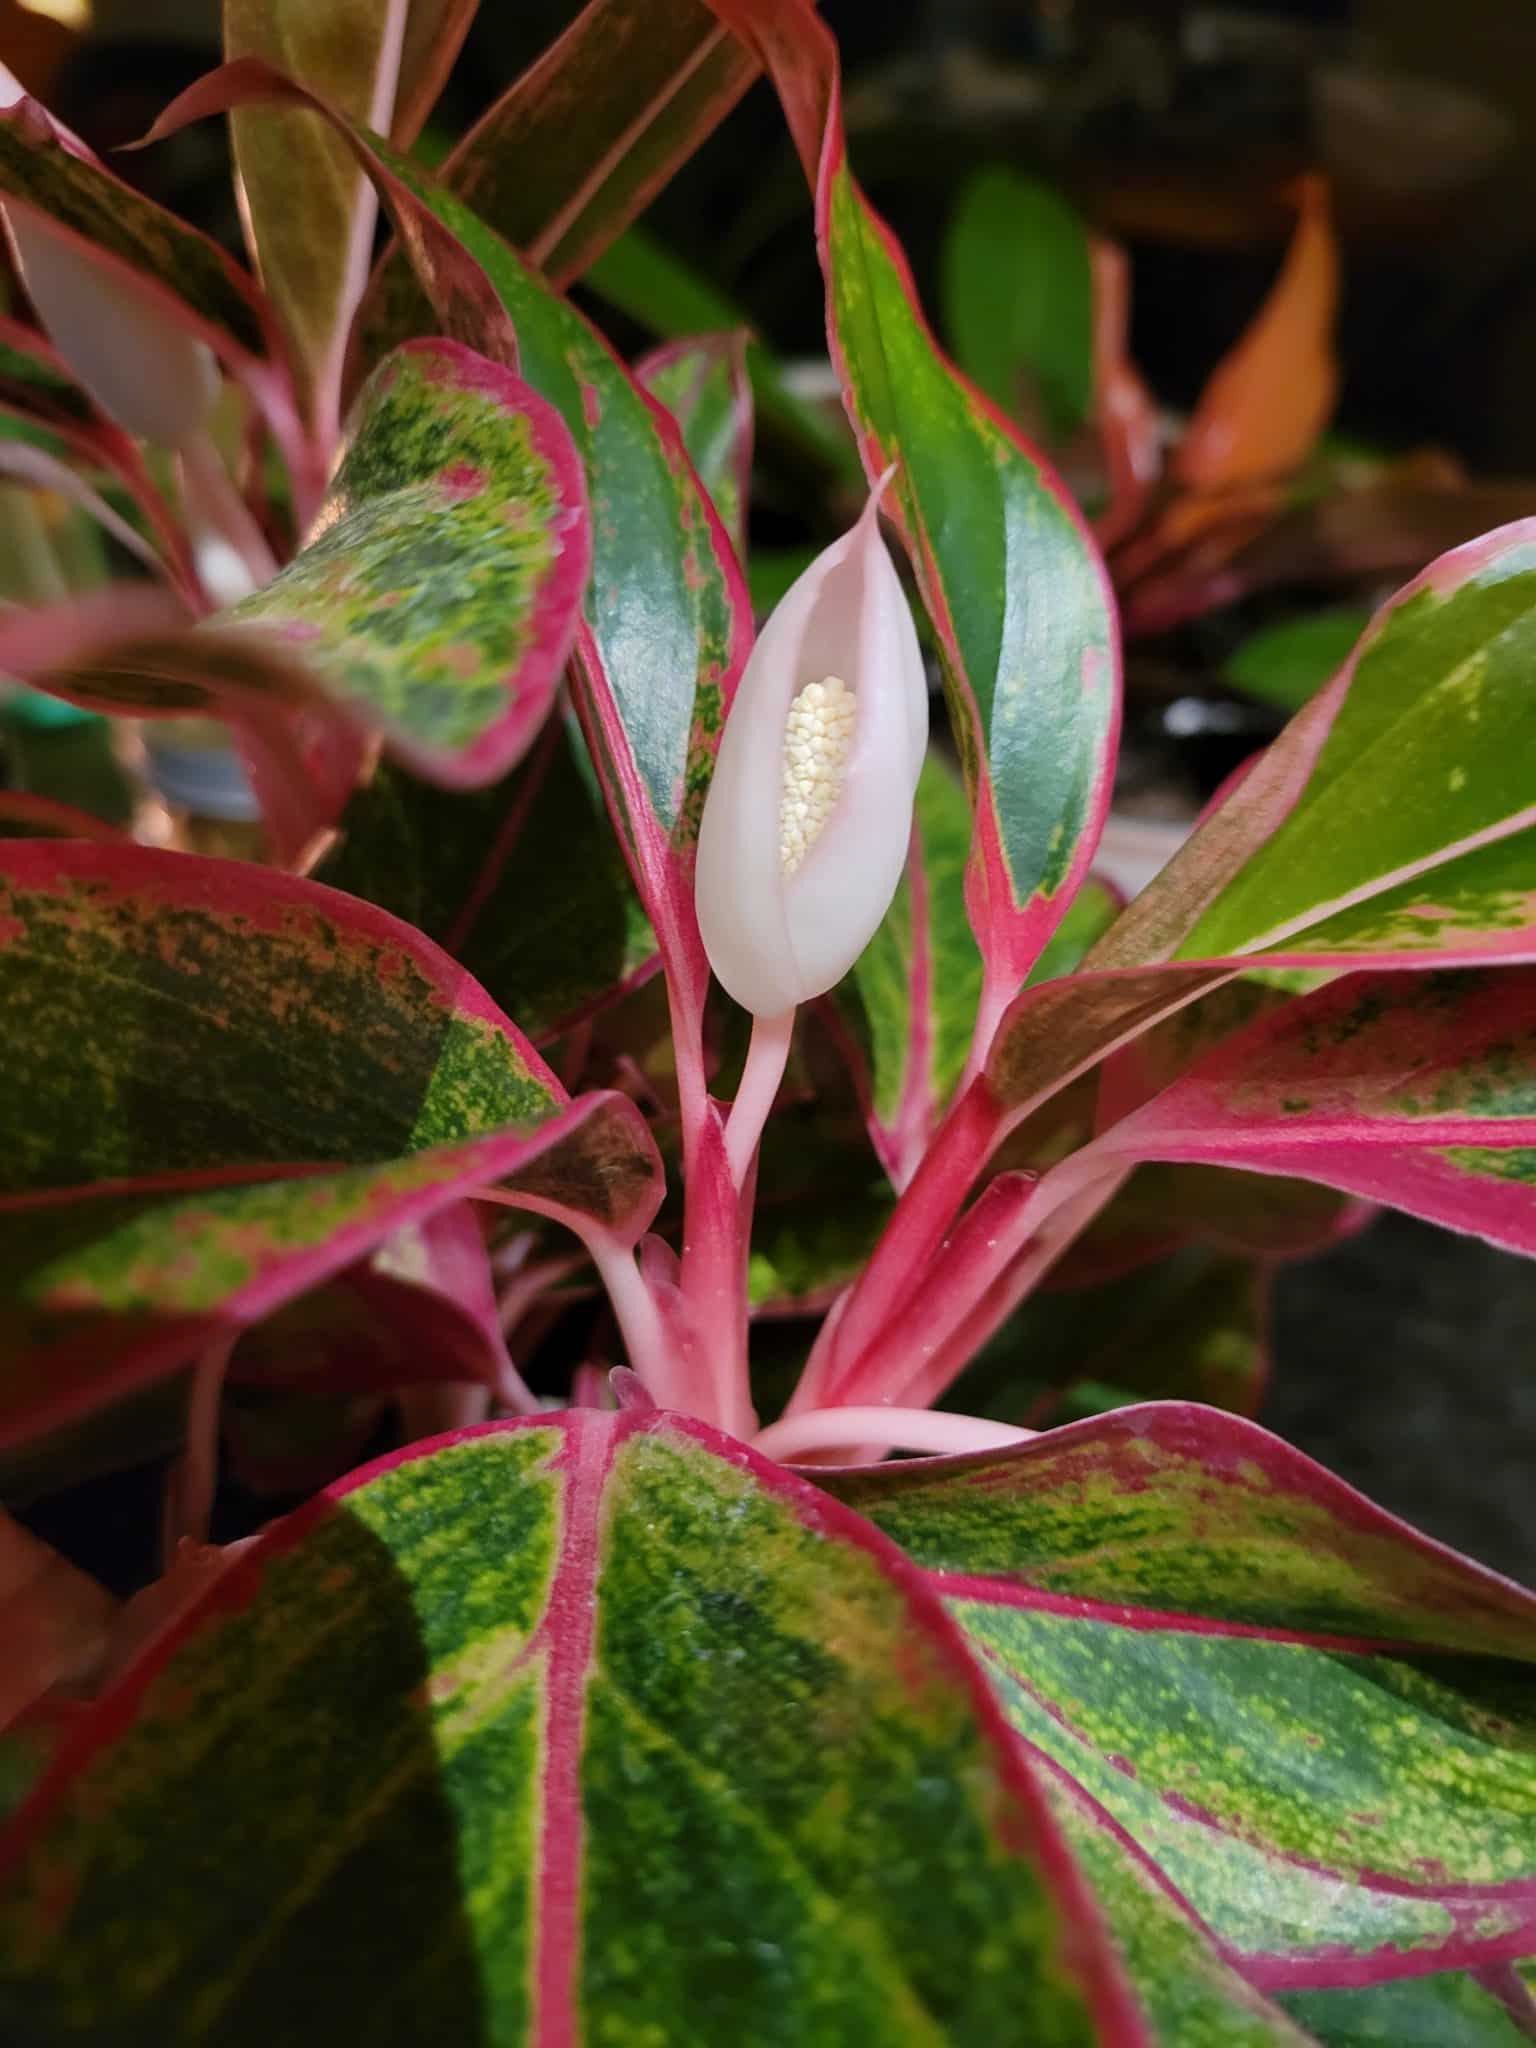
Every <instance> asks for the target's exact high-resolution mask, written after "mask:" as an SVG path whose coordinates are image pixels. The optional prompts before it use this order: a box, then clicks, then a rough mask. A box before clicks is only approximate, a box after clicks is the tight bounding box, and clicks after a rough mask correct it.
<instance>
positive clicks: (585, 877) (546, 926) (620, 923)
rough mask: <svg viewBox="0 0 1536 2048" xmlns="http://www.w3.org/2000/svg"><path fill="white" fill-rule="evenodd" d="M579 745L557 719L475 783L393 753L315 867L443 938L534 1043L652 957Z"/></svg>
mask: <svg viewBox="0 0 1536 2048" xmlns="http://www.w3.org/2000/svg"><path fill="white" fill-rule="evenodd" d="M582 747H583V742H582V740H581V736H580V734H579V733H577V732H575V731H573V730H572V729H571V728H570V726H569V725H568V724H567V723H566V722H565V721H563V720H559V719H554V720H551V721H550V722H549V724H548V725H547V726H546V727H545V731H544V733H543V734H542V735H541V736H540V739H539V741H538V743H537V744H536V746H535V747H534V749H533V751H532V752H531V753H530V754H529V755H528V756H527V758H526V759H525V760H524V761H522V762H521V763H520V764H519V765H518V767H517V768H515V769H514V770H513V771H512V773H511V774H510V775H508V776H506V777H504V778H503V779H502V780H501V781H500V782H498V783H496V784H494V785H493V786H492V787H491V788H489V789H487V790H483V791H474V792H464V791H458V790H455V791H452V792H446V791H443V790H439V789H435V788H433V787H432V786H431V785H430V784H428V783H424V782H421V781H419V780H418V779H416V778H415V777H414V776H411V775H409V774H407V773H406V772H405V771H404V770H402V769H398V768H394V767H391V766H389V765H388V764H385V765H384V766H383V767H381V768H380V770H379V772H378V773H377V774H376V775H375V776H374V779H373V781H372V783H371V784H370V785H369V786H368V787H367V788H366V789H363V790H361V791H359V792H358V794H357V795H356V796H355V797H354V798H353V800H352V803H351V804H350V806H349V807H348V809H347V811H346V813H345V815H344V816H343V818H342V820H341V832H342V839H341V843H340V845H339V847H338V849H337V850H336V852H335V853H334V854H333V855H332V856H330V857H329V858H328V859H327V860H326V861H325V862H324V863H323V864H322V866H321V867H320V869H319V870H318V872H317V877H316V878H317V880H319V881H322V882H328V883H329V884H330V885H331V886H332V887H333V888H337V889H345V890H346V891H347V892H348V893H349V894H350V895H354V896H362V897H365V898H366V899H367V901H368V902H370V903H377V904H379V905H380V906H381V907H382V908H383V909H385V910H389V911H393V913H394V914H395V916H397V917H400V918H403V919H404V920H405V922H406V923H407V924H410V925H414V926H416V928H417V929H418V930H419V931H423V932H425V933H426V934H427V936H428V938H432V939H436V940H437V941H438V943H439V944H440V945H443V946H446V947H447V948H448V950H449V951H450V952H451V953H452V954H453V956H454V958H455V959H457V960H460V961H462V962H463V964H464V966H465V967H466V968H468V970H469V972H470V973H471V974H473V975H474V977H475V979H476V980H477V981H478V982H479V983H480V984H481V986H482V987H483V988H485V990H486V991H487V992H488V993H489V995H490V996H491V997H492V998H493V1000H495V1001H496V1002H498V1003H500V1004H502V1006H503V1007H504V1008H506V1009H509V1010H515V1011H516V1013H517V1018H518V1022H519V1024H520V1025H521V1027H522V1029H523V1030H524V1031H525V1032H526V1033H527V1035H528V1037H529V1038H530V1039H532V1040H533V1042H534V1044H535V1045H539V1044H542V1043H544V1042H545V1041H546V1040H547V1039H549V1038H552V1037H554V1036H556V1035H558V1033H560V1032H561V1031H563V1030H566V1029H568V1028H569V1027H570V1026H571V1025H573V1024H576V1023H579V1022H581V1021H582V1020H583V1019H584V1018H586V1017H589V1016H591V1015H592V1014H593V1013H594V1012H595V1011H597V1010H599V1009H602V1008H603V1007H605V1006H606V1005H607V1004H608V1003H609V1002H611V1001H613V1000H614V999H615V998H616V997H618V996H621V995H623V994H625V993H626V992H627V991H628V990H630V989H632V988H634V987H636V986H637V985H638V983H639V982H640V981H641V980H643V979H644V978H645V977H646V976H647V975H648V974H650V973H651V972H652V971H653V970H654V967H655V962H656V941H655V937H654V935H653V934H652V931H651V927H650V924H649V922H648V921H647V919H646V915H645V912H644V911H643V910H642V909H641V907H640V903H639V899H638V898H637V897H636V895H635V890H634V885H633V883H632V882H631V880H630V877H629V871H628V869H627V868H626V866H625V864H624V857H623V855H622V853H621V852H620V851H619V848H618V847H617V845H616V844H615V843H614V838H613V833H612V831H611V829H610V828H609V825H608V821H607V819H606V817H605V816H604V814H603V808H602V802H601V799H600V798H599V797H598V796H597V794H596V793H595V792H594V791H593V789H592V788H591V786H590V781H589V774H584V773H583V767H584V765H585V764H584V763H583V762H582V761H581V760H580V754H581V751H582Z"/></svg>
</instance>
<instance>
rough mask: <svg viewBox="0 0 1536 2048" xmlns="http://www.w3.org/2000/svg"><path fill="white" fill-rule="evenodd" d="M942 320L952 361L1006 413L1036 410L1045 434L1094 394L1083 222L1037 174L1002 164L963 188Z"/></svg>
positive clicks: (1068, 428)
mask: <svg viewBox="0 0 1536 2048" xmlns="http://www.w3.org/2000/svg"><path fill="white" fill-rule="evenodd" d="M943 304H944V324H945V326H946V328H947V330H948V333H949V337H950V340H951V341H952V342H953V344H954V350H955V360H956V361H957V362H958V363H959V365H960V367H961V369H962V370H964V371H965V373H966V375H967V376H968V377H970V378H971V379H972V381H973V382H975V383H977V384H979V385H980V386H981V388H982V390H983V391H984V392H985V393H986V394H987V396H988V397H989V398H990V399H991V400H992V401H993V403H994V404H996V405H998V406H1000V407H1001V408H1002V410H1003V411H1004V412H1005V413H1008V414H1011V415H1013V416H1014V417H1016V418H1019V417H1021V418H1023V419H1024V420H1026V422H1028V421H1029V420H1030V415H1031V414H1032V413H1034V412H1035V411H1036V410H1038V412H1039V413H1040V414H1041V415H1043V418H1042V421H1041V424H1043V426H1044V427H1045V429H1046V431H1047V433H1048V434H1049V437H1050V438H1051V439H1052V440H1053V441H1063V440H1065V439H1066V438H1067V437H1068V436H1069V435H1071V434H1074V433H1076V432H1077V430H1078V429H1079V428H1080V427H1081V426H1083V425H1084V424H1085V422H1086V421H1087V418H1088V413H1089V408H1090V407H1091V405H1092V403H1093V277H1092V272H1091V267H1090V264H1089V258H1088V231H1087V229H1086V228H1085V227H1084V225H1083V222H1082V220H1081V219H1080V218H1079V216H1078V214H1077V213H1076V211H1075V210H1074V209H1073V208H1072V207H1071V206H1069V205H1068V204H1067V202H1066V201H1065V200H1064V199H1063V198H1062V197H1061V195H1060V194H1059V193H1058V192H1056V191H1054V190H1053V189H1052V188H1051V187H1050V186H1049V185H1047V184H1045V183H1043V182H1042V180H1040V179H1039V178H1029V177H1025V176H1023V175H1022V174H1021V173H1020V172H1018V171H1015V170H1010V169H1009V168H1008V167H1007V166H1006V165H1002V164H992V165H989V166H987V167H986V168H985V169H984V170H980V171H977V172H976V173H975V174H974V175H973V176H972V177H971V178H970V179H969V181H968V182H967V183H966V184H965V186H964V187H963V188H962V189H961V192H960V196H959V198H958V199H957V200H956V202H955V207H954V211H953V213H952V214H951V216H950V222H949V228H948V232H947V234H946V236H945V241H944V277H943Z"/></svg>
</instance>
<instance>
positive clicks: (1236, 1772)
mask: <svg viewBox="0 0 1536 2048" xmlns="http://www.w3.org/2000/svg"><path fill="white" fill-rule="evenodd" d="M828 1483H829V1484H830V1485H831V1486H832V1488H833V1490H834V1491H836V1492H837V1493H838V1494H839V1495H840V1496H841V1497H842V1498H844V1499H846V1500H848V1501H849V1502H850V1504H852V1505H854V1506H856V1507H858V1508H860V1509H861V1510H862V1511H863V1512H864V1513H866V1514H869V1515H870V1516H871V1517H872V1519H874V1520H875V1521H876V1523H877V1524H878V1525H879V1526H880V1527H882V1528H883V1529H884V1530H885V1531H886V1533H887V1534H889V1535H891V1536H893V1537H894V1538H895V1540H896V1541H898V1542H899V1543H901V1544H902V1546H903V1548H905V1549H906V1550H907V1551H908V1553H909V1554H910V1555H912V1556H914V1557H915V1558H916V1559H917V1560H918V1561H919V1562H921V1563H922V1564H924V1565H925V1566H926V1567H927V1568H928V1569H929V1570H930V1572H931V1573H932V1574H933V1579H934V1583H935V1584H936V1586H938V1587H939V1589H940V1590H941V1591H943V1592H944V1594H945V1597H946V1599H947V1601H948V1603H949V1605H950V1608H951V1611H952V1612H953V1613H954V1614H955V1615H956V1616H957V1618H958V1619H959V1620H960V1621H961V1623H962V1625H963V1626H964V1627H965V1628H966V1629H967V1631H968V1633H969V1634H970V1636H971V1638H972V1641H973V1642H974V1643H975V1644H976V1646H977V1648H978V1650H979V1652H980V1653H981V1654H982V1655H983V1656H984V1658H985V1659H986V1661H987V1663H988V1666H989V1669H990V1671H991V1673H992V1676H993V1679H994V1682H995V1683H996V1685H997V1686H998V1690H999V1697H1000V1698H1001V1699H1002V1700H1003V1702H1004V1704H1005V1706H1006V1709H1007V1711H1008V1713H1009V1717H1010V1719H1011V1720H1012V1722H1013V1724H1014V1726H1015V1727H1016V1728H1017V1729H1018V1730H1019V1732H1020V1734H1021V1735H1022V1736H1023V1737H1024V1739H1025V1740H1026V1742H1028V1743H1029V1744H1030V1745H1031V1746H1032V1747H1033V1748H1034V1749H1035V1750H1037V1751H1038V1752H1039V1753H1040V1754H1041V1755H1043V1756H1045V1757H1047V1758H1049V1759H1050V1760H1051V1761H1052V1762H1053V1763H1054V1765H1055V1767H1056V1768H1057V1770H1059V1771H1060V1772H1061V1773H1063V1774H1064V1776H1065V1777H1066V1779H1067V1780H1068V1781H1069V1782H1070V1783H1071V1785H1072V1786H1073V1787H1075V1788H1076V1790H1077V1791H1078V1792H1079V1793H1080V1794H1081V1795H1085V1796H1086V1797H1087V1798H1088V1799H1089V1800H1090V1801H1091V1802H1093V1804H1095V1805H1096V1806H1097V1807H1098V1808H1099V1809H1100V1816H1101V1825H1103V1826H1105V1827H1106V1828H1108V1829H1109V1830H1110V1831H1111V1833H1112V1834H1113V1835H1114V1837H1115V1838H1116V1839H1117V1840H1120V1841H1123V1842H1129V1843H1130V1844H1132V1845H1134V1847H1135V1849H1136V1850H1137V1851H1138V1853H1139V1855H1140V1856H1141V1857H1142V1858H1143V1859H1144V1860H1145V1861H1146V1863H1147V1864H1148V1865H1150V1866H1151V1867H1152V1868H1154V1869H1155V1870H1156V1871H1158V1872H1159V1873H1160V1874H1161V1876H1162V1878H1163V1880H1164V1882H1165V1883H1167V1884H1168V1885H1169V1886H1171V1888H1172V1889H1173V1891H1174V1892H1175V1893H1176V1894H1177V1895H1178V1896H1180V1897H1181V1898H1182V1899H1184V1900H1185V1901H1186V1902H1187V1903H1188V1904H1189V1905H1190V1906H1191V1907H1192V1908H1193V1910H1194V1911H1195V1912H1196V1913H1197V1914H1198V1915H1199V1917H1200V1919H1201V1920H1202V1921H1203V1922H1204V1924H1205V1925H1206V1926H1207V1927H1209V1928H1210V1929H1212V1930H1213V1931H1214V1932H1215V1934H1216V1935H1217V1937H1218V1938H1219V1939H1220V1940H1221V1941H1222V1943H1223V1944H1224V1945H1226V1946H1227V1947H1228V1948H1229V1950H1235V1951H1236V1952H1237V1953H1238V1954H1239V1955H1240V1957H1241V1958H1242V1963H1243V1968H1244V1971H1245V1974H1247V1975H1248V1976H1249V1977H1250V1979H1251V1980H1253V1981H1256V1982H1258V1983H1261V1984H1263V1985H1266V1986H1268V1987H1275V1986H1280V1985H1287V1984H1289V1985H1304V1984H1329V1983H1337V1984H1349V1983H1370V1982H1373V1981H1377V1980H1380V1979H1386V1978H1391V1977H1394V1976H1401V1975H1412V1974H1417V1973H1419V1972H1423V1971H1426V1970H1433V1969H1435V1968H1437V1967H1439V1968H1454V1967H1459V1966H1461V1967H1464V1966H1469V1965H1474V1964H1482V1963H1497V1962H1499V1961H1501V1960H1503V1959H1505V1958H1511V1957H1518V1956H1520V1955H1522V1954H1526V1953H1528V1952H1529V1949H1530V1942H1531V1935H1530V1929H1531V1927H1532V1925H1536V1868H1533V1865H1536V1855H1533V1852H1532V1846H1531V1845H1532V1841H1533V1831H1532V1826H1531V1817H1532V1813H1533V1812H1536V1768H1533V1764H1532V1757H1533V1754H1536V1742H1533V1733H1536V1675H1533V1667H1536V1596H1532V1595H1530V1594H1527V1593H1524V1592H1522V1591H1521V1589H1519V1588H1518V1587H1515V1586H1513V1585H1510V1584H1509V1583H1508V1582H1506V1581H1503V1580H1500V1579H1499V1578H1497V1577H1496V1576H1495V1575H1494V1574H1492V1573H1488V1572H1484V1571H1482V1570H1480V1569H1479V1568H1478V1567H1477V1566H1474V1565H1471V1564H1469V1563H1467V1562H1466V1561H1465V1560H1462V1559H1460V1558H1457V1557H1456V1556H1455V1555H1454V1553H1451V1552H1449V1551H1445V1550H1443V1549H1442V1548H1441V1547H1440V1546H1438V1545H1436V1544H1433V1543H1430V1542H1428V1541H1427V1540H1426V1539H1424V1538H1422V1537H1418V1536H1415V1535H1414V1534H1413V1532H1412V1531H1409V1530H1407V1529H1405V1528H1404V1527H1403V1526H1402V1525H1401V1524H1400V1523H1397V1522H1395V1521H1394V1519H1393V1518H1392V1517H1391V1516H1389V1515H1386V1514H1385V1513H1383V1512H1382V1511H1381V1510H1379V1509H1376V1508H1373V1507H1372V1506H1371V1505H1370V1503H1368V1502H1366V1501H1364V1500H1363V1499H1362V1498H1361V1497H1360V1496H1359V1495H1357V1494H1355V1493H1353V1492H1352V1491H1351V1490H1350V1489H1349V1488H1348V1487H1346V1486H1344V1485H1342V1484H1341V1483H1340V1482H1339V1481H1337V1480H1334V1479H1332V1478H1331V1477H1330V1476H1329V1475H1328V1474H1326V1473H1324V1472H1323V1471H1322V1470H1321V1469H1320V1468H1318V1467H1317V1466H1314V1465H1312V1464H1311V1463H1310V1461H1309V1460H1307V1459H1305V1458H1303V1457H1301V1456H1300V1455H1299V1454H1298V1453H1296V1452H1294V1451H1290V1450H1289V1449H1287V1447H1286V1446H1284V1445H1283V1444H1281V1443H1279V1442H1278V1441H1277V1440H1276V1439H1274V1438H1272V1437H1270V1436H1268V1435H1267V1434H1266V1433H1265V1432H1264V1431H1262V1430H1259V1429H1257V1428H1255V1427H1254V1426H1253V1425H1252V1424H1249V1423H1244V1422H1240V1421H1239V1420H1237V1419H1236V1418H1234V1417H1223V1416H1219V1415H1217V1414H1215V1413H1213V1412H1212V1411H1209V1410H1204V1409H1198V1408H1192V1407H1186V1406H1182V1405H1164V1406H1156V1407H1149V1408H1142V1409H1134V1408H1133V1409H1122V1410H1120V1411H1118V1412H1116V1413H1115V1414H1112V1415H1110V1416H1107V1417H1104V1418H1101V1419H1098V1420H1095V1421H1092V1422H1087V1423H1080V1424H1076V1425H1072V1426H1070V1427H1068V1428H1065V1429H1062V1430H1058V1431H1055V1432H1053V1433H1052V1434H1051V1435H1049V1436H1046V1437H1042V1438H1040V1439H1038V1440H1037V1441H1036V1442H1034V1443H1031V1444H1027V1445H1024V1446H1021V1447H1019V1448H1018V1449H1015V1450H1011V1451H1008V1452H1001V1453H990V1454H987V1455H986V1456H984V1457H977V1458H970V1459H965V1460H958V1461H944V1462H937V1463H930V1464H929V1465H928V1466H927V1467H926V1469H925V1468H922V1467H915V1466H912V1467H907V1468H905V1469H903V1468H901V1467H894V1468H887V1469H885V1470H875V1471H869V1472H866V1473H861V1474H857V1475H856V1474H851V1473H849V1474H839V1475H837V1476H836V1477H835V1478H831V1479H829V1481H828Z"/></svg>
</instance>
